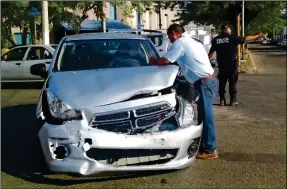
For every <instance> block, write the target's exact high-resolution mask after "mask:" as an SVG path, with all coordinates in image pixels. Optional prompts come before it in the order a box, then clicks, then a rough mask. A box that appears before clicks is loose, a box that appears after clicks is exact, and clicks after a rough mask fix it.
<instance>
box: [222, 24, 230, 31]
mask: <svg viewBox="0 0 287 189" xmlns="http://www.w3.org/2000/svg"><path fill="white" fill-rule="evenodd" d="M226 28H229V26H228V25H227V24H223V25H222V26H221V30H222V31H224V30H225V29H226Z"/></svg>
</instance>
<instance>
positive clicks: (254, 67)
mask: <svg viewBox="0 0 287 189" xmlns="http://www.w3.org/2000/svg"><path fill="white" fill-rule="evenodd" d="M247 53H248V56H249V57H250V61H251V63H252V66H253V71H254V72H255V73H256V72H257V68H256V64H255V61H254V58H253V55H252V53H251V52H250V50H248V52H247Z"/></svg>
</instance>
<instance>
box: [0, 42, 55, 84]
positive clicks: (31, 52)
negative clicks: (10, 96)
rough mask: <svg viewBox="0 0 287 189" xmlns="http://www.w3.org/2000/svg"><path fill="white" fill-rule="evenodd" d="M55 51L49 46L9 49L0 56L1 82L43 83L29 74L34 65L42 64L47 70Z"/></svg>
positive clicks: (40, 79) (38, 77)
mask: <svg viewBox="0 0 287 189" xmlns="http://www.w3.org/2000/svg"><path fill="white" fill-rule="evenodd" d="M54 51H55V49H54V48H52V47H51V46H50V45H25V46H16V47H14V48H11V49H10V50H9V51H8V52H6V53H4V54H3V55H2V56H1V81H2V82H16V81H17V82H18V81H21V82H22V81H43V78H41V77H40V76H35V75H32V74H31V73H30V67H31V66H32V65H34V64H38V63H44V64H45V66H46V69H47V70H48V68H49V66H50V62H51V59H52V57H53V54H54Z"/></svg>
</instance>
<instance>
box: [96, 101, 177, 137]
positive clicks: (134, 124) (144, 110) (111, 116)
mask: <svg viewBox="0 0 287 189" xmlns="http://www.w3.org/2000/svg"><path fill="white" fill-rule="evenodd" d="M174 114H175V110H174V108H173V107H172V106H171V105H170V104H168V103H158V104H153V105H149V106H145V107H140V108H136V109H130V110H122V111H119V112H116V113H114V112H113V113H106V114H100V115H97V114H96V115H94V116H93V118H92V120H91V122H90V125H91V126H92V127H94V128H98V129H103V130H107V131H112V132H121V133H128V132H130V131H132V130H145V129H148V128H150V127H152V126H154V125H156V124H158V123H161V122H162V121H164V120H166V119H168V118H170V117H171V116H173V115H174Z"/></svg>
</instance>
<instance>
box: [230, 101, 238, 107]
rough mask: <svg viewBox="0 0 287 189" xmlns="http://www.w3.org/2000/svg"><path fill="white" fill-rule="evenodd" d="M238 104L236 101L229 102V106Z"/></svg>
mask: <svg viewBox="0 0 287 189" xmlns="http://www.w3.org/2000/svg"><path fill="white" fill-rule="evenodd" d="M238 104H239V103H238V102H237V101H230V106H237V105H238Z"/></svg>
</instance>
